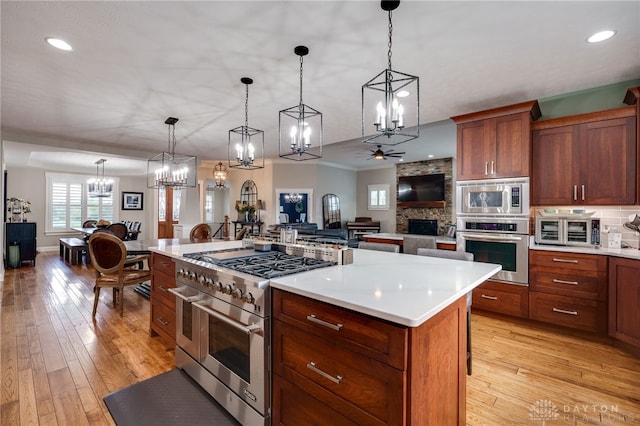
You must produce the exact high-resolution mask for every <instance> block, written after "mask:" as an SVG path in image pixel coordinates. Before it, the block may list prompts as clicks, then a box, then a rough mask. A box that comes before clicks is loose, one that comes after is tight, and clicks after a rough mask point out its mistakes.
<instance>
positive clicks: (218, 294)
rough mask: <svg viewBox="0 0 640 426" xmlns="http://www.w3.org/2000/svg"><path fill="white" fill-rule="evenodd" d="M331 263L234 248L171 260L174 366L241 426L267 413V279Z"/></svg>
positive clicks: (261, 420) (266, 418) (262, 421)
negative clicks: (174, 270)
mask: <svg viewBox="0 0 640 426" xmlns="http://www.w3.org/2000/svg"><path fill="white" fill-rule="evenodd" d="M332 265H335V262H331V261H327V260H322V259H315V258H310V257H303V256H295V255H291V254H286V253H282V252H279V251H271V252H264V253H262V252H257V251H255V250H253V249H247V248H238V249H227V250H220V251H212V252H199V253H190V254H185V255H184V258H183V259H180V260H176V288H175V289H171V290H170V291H171V292H172V293H174V294H175V295H176V351H175V362H176V366H178V367H179V368H182V369H183V370H184V371H186V372H187V373H188V374H189V375H190V376H191V377H192V378H193V379H194V380H195V381H196V382H198V384H200V386H202V387H203V388H204V389H205V390H206V391H207V392H208V393H209V394H211V395H212V396H213V398H214V399H215V400H216V401H218V403H220V405H222V406H223V407H224V408H225V409H226V410H227V411H228V412H229V413H230V414H231V415H232V416H234V417H235V418H236V419H237V420H238V421H239V422H240V423H241V424H247V425H268V424H270V415H271V395H270V389H271V374H270V371H271V366H270V359H269V354H270V316H271V303H270V292H269V279H271V278H275V277H279V276H284V275H288V274H293V273H298V272H302V271H307V270H311V269H316V268H322V267H326V266H332Z"/></svg>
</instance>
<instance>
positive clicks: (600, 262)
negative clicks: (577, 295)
mask: <svg viewBox="0 0 640 426" xmlns="http://www.w3.org/2000/svg"><path fill="white" fill-rule="evenodd" d="M529 266H530V267H532V268H533V267H536V268H537V267H542V268H545V270H548V269H547V268H557V271H558V272H564V273H566V270H572V271H580V272H579V273H582V272H587V271H588V272H599V271H604V274H605V276H606V274H607V258H606V256H599V255H594V254H582V253H564V252H559V251H541V250H529Z"/></svg>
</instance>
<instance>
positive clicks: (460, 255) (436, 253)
mask: <svg viewBox="0 0 640 426" xmlns="http://www.w3.org/2000/svg"><path fill="white" fill-rule="evenodd" d="M417 255H418V256H431V257H439V258H444V259H455V260H466V261H468V262H473V253H467V252H465V251H461V250H455V251H454V250H439V249H427V248H419V249H418V250H417ZM467 374H468V375H469V376H470V375H471V292H469V293H467Z"/></svg>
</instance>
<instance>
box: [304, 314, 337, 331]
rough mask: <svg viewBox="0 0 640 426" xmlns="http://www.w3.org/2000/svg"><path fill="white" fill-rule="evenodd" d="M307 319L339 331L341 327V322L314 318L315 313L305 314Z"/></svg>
mask: <svg viewBox="0 0 640 426" xmlns="http://www.w3.org/2000/svg"><path fill="white" fill-rule="evenodd" d="M307 319H308V320H309V321H311V322H315V323H316V324H320V325H324V326H325V327H329V328H330V329H332V330H336V331H340V329H341V328H342V324H331V323H330V322H327V321H324V320H321V319H320V318H316V316H315V315H307Z"/></svg>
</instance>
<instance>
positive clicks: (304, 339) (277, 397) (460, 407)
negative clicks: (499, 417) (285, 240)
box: [272, 289, 466, 426]
mask: <svg viewBox="0 0 640 426" xmlns="http://www.w3.org/2000/svg"><path fill="white" fill-rule="evenodd" d="M272 299H273V336H272V337H273V409H272V416H273V424H274V425H295V426H304V425H316V424H340V425H356V424H357V425H364V424H366V425H414V426H415V425H434V424H448V425H456V424H457V425H462V424H464V423H465V402H466V399H465V398H466V395H465V392H466V340H465V339H466V337H465V336H466V298H464V297H462V298H460V299H459V300H458V301H456V302H454V303H453V304H452V305H450V306H449V307H447V308H445V309H444V310H443V311H441V312H440V313H438V314H437V315H435V316H434V317H433V318H431V319H429V320H428V321H427V322H425V323H424V324H422V325H420V326H419V327H415V328H411V327H405V326H401V325H397V324H393V323H389V322H387V321H383V320H380V319H377V318H373V317H370V316H368V315H364V314H360V313H357V312H354V311H351V310H348V309H344V308H341V307H337V306H334V305H330V304H327V303H323V302H319V301H316V300H313V299H309V298H306V297H303V296H299V295H295V294H292V293H288V292H285V291H281V290H278V289H273V290H272Z"/></svg>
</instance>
